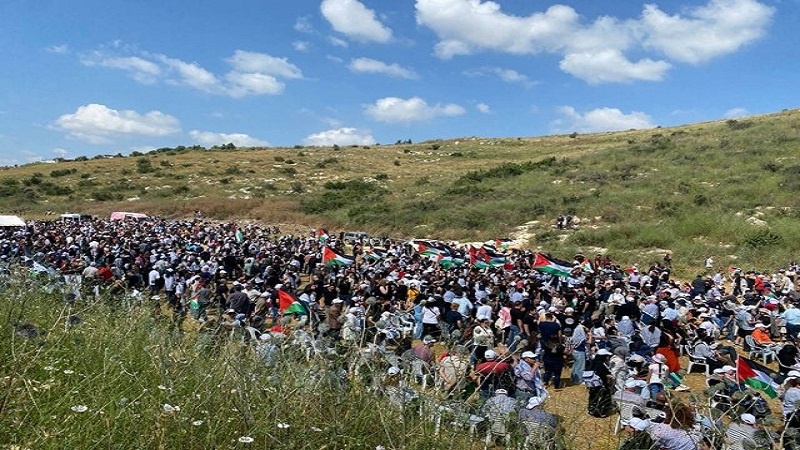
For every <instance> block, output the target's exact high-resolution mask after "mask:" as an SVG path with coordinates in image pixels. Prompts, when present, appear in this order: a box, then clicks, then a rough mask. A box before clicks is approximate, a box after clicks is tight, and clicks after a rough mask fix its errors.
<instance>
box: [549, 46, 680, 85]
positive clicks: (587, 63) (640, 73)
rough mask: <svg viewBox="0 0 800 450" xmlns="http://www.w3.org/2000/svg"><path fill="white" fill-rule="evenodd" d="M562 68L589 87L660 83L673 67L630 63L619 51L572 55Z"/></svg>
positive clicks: (639, 62) (663, 64) (646, 62)
mask: <svg viewBox="0 0 800 450" xmlns="http://www.w3.org/2000/svg"><path fill="white" fill-rule="evenodd" d="M559 67H560V68H561V70H563V71H564V72H567V73H569V74H571V75H573V76H575V77H576V78H580V79H581V80H584V81H586V82H587V83H589V84H600V83H625V82H631V81H634V80H648V81H660V80H662V79H663V78H664V75H665V73H666V72H667V70H669V68H670V67H671V65H670V64H669V63H668V62H666V61H653V60H652V59H643V60H641V61H638V62H631V61H629V60H628V59H627V58H625V56H623V55H622V53H620V52H619V51H617V50H603V51H599V52H586V53H569V54H567V55H566V56H564V59H562V60H561V63H560V64H559Z"/></svg>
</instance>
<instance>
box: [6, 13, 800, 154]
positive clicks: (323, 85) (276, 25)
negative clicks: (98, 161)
mask: <svg viewBox="0 0 800 450" xmlns="http://www.w3.org/2000/svg"><path fill="white" fill-rule="evenodd" d="M797 24H800V2H798V0H706V1H689V0H682V1H663V0H662V1H657V2H651V3H644V2H636V1H619V0H591V1H589V0H584V1H564V2H559V3H556V2H545V1H530V0H529V1H518V0H515V1H512V0H501V1H495V2H489V1H483V0H415V1H414V0H404V1H399V0H396V1H387V0H322V1H319V0H317V1H310V0H304V1H276V0H273V1H268V0H225V1H223V0H195V1H192V2H179V1H176V0H172V1H170V0H167V1H165V0H136V1H134V0H71V1H70V0H4V1H2V2H0V165H9V164H22V163H27V162H32V161H37V160H49V159H52V158H55V157H66V158H74V157H77V156H81V155H86V156H93V155H97V154H115V153H123V154H127V153H130V152H131V151H134V150H138V151H146V150H148V149H153V148H159V147H174V146H176V145H187V146H188V145H194V144H199V145H203V146H206V147H210V146H213V145H217V144H224V143H227V142H233V143H235V144H236V145H237V146H256V145H257V146H264V145H266V146H275V147H278V146H293V145H332V144H339V145H354V144H358V145H368V144H374V143H382V144H390V143H394V142H395V141H396V140H398V139H403V140H405V139H412V140H413V141H415V142H416V141H422V140H427V139H437V138H456V137H465V136H483V137H516V136H539V135H547V134H557V133H571V132H573V131H577V132H581V133H584V132H595V131H612V130H625V129H630V128H652V127H655V126H658V125H661V126H670V125H679V124H685V123H693V122H699V121H706V120H716V119H722V118H726V117H740V116H745V115H751V114H761V113H769V112H776V111H780V110H782V109H786V108H794V107H797V106H798V105H797V103H798V102H797V92H798V91H797V86H798V69H799V68H800V67H799V66H800V63H798V61H800V52H799V51H798V45H797V42H798V37H799V36H800V34H799V33H798V31H797Z"/></svg>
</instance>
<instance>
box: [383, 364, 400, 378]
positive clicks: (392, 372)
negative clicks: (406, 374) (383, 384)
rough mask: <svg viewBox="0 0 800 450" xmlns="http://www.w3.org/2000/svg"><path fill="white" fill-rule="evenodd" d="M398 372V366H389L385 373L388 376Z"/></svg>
mask: <svg viewBox="0 0 800 450" xmlns="http://www.w3.org/2000/svg"><path fill="white" fill-rule="evenodd" d="M398 373H400V368H399V367H397V366H392V367H389V370H387V371H386V375H390V376H393V375H397V374H398Z"/></svg>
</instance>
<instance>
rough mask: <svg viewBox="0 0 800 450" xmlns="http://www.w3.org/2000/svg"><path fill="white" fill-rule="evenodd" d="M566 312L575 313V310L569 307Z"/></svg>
mask: <svg viewBox="0 0 800 450" xmlns="http://www.w3.org/2000/svg"><path fill="white" fill-rule="evenodd" d="M564 312H565V313H574V312H575V309H574V308H572V307H571V306H567V307H566V309H564Z"/></svg>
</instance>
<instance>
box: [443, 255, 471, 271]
mask: <svg viewBox="0 0 800 450" xmlns="http://www.w3.org/2000/svg"><path fill="white" fill-rule="evenodd" d="M437 262H438V263H439V265H440V266H442V267H443V268H445V269H452V268H453V267H458V266H462V265H464V259H463V258H456V257H453V256H450V255H439V259H438V260H437Z"/></svg>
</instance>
